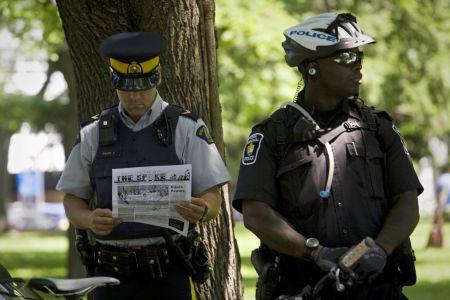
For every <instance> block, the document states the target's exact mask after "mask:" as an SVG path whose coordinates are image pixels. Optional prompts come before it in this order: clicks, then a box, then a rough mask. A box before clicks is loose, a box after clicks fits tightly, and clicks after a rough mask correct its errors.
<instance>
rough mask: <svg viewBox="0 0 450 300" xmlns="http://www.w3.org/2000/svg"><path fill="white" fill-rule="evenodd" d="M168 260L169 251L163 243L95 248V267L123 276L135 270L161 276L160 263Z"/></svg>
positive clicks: (100, 246)
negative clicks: (132, 246)
mask: <svg viewBox="0 0 450 300" xmlns="http://www.w3.org/2000/svg"><path fill="white" fill-rule="evenodd" d="M169 262H170V258H169V252H168V251H167V249H166V247H165V245H152V246H146V247H137V248H120V247H113V246H109V245H99V246H98V248H97V250H96V264H97V267H99V268H100V269H101V270H103V271H106V272H111V273H116V274H120V275H124V276H132V275H133V274H135V273H136V272H137V271H144V272H147V271H148V274H149V275H150V276H151V277H152V278H156V277H162V276H163V275H164V274H163V268H162V265H163V264H168V263H169Z"/></svg>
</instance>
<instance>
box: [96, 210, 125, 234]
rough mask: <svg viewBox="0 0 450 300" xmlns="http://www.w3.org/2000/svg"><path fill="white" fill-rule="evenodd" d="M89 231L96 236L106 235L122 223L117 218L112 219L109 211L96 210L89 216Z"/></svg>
mask: <svg viewBox="0 0 450 300" xmlns="http://www.w3.org/2000/svg"><path fill="white" fill-rule="evenodd" d="M88 222H89V229H90V230H92V231H93V232H94V233H95V234H97V235H107V234H109V233H110V232H111V231H112V230H113V229H114V227H116V226H117V225H118V224H120V223H121V222H122V220H121V219H119V218H113V216H112V211H111V210H110V209H102V208H97V209H95V210H94V211H92V213H91V214H90V215H89V218H88Z"/></svg>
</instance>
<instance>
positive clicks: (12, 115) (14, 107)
mask: <svg viewBox="0 0 450 300" xmlns="http://www.w3.org/2000/svg"><path fill="white" fill-rule="evenodd" d="M66 102H67V101H65V99H64V98H62V97H60V98H57V99H55V100H53V101H44V100H43V99H40V98H39V97H36V96H26V95H20V94H8V95H0V120H1V122H0V129H2V130H5V131H8V132H11V133H14V132H16V131H18V130H19V129H20V126H21V124H22V123H24V122H27V123H29V124H30V125H31V127H32V128H33V129H34V131H39V130H43V129H45V127H46V125H47V124H48V123H52V124H54V125H55V126H56V127H57V128H59V127H62V125H63V123H64V122H65V118H64V115H65V114H66V113H67V103H66Z"/></svg>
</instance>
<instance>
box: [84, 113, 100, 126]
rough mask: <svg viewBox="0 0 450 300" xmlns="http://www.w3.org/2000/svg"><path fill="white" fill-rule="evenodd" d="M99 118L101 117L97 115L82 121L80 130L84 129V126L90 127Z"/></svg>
mask: <svg viewBox="0 0 450 300" xmlns="http://www.w3.org/2000/svg"><path fill="white" fill-rule="evenodd" d="M99 116H100V115H99V114H96V115H94V116H92V117H91V118H90V119H89V120H84V121H81V122H80V128H83V127H84V126H86V125H89V124H91V123H93V122H95V121H97V120H98V118H99Z"/></svg>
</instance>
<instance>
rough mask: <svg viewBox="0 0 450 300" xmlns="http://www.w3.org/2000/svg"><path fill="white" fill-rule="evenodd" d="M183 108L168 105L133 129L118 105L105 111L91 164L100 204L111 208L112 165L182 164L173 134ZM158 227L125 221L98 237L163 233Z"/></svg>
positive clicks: (140, 235)
mask: <svg viewBox="0 0 450 300" xmlns="http://www.w3.org/2000/svg"><path fill="white" fill-rule="evenodd" d="M181 112H183V109H182V108H180V107H178V106H173V105H169V106H167V107H166V109H165V110H164V111H163V113H162V114H161V116H160V117H159V119H158V120H156V121H155V122H154V123H152V124H151V125H150V126H148V127H146V128H144V129H142V130H140V131H137V132H133V131H132V130H131V129H129V128H128V127H127V126H126V125H125V124H124V123H123V122H122V120H121V119H120V116H119V111H118V107H117V106H115V107H112V108H110V109H107V110H105V111H103V112H102V113H101V115H100V120H99V140H100V142H99V148H98V150H97V154H96V155H95V158H94V161H93V163H92V167H91V182H92V184H93V187H94V189H95V191H96V197H97V203H96V207H97V208H109V209H112V178H111V177H112V169H118V168H132V167H144V166H161V165H179V164H181V161H180V159H179V158H178V156H177V154H176V152H175V144H174V138H175V137H174V134H175V128H176V125H177V123H178V118H179V116H180V113H181ZM160 235H161V234H160V232H159V230H158V227H156V226H152V225H147V224H143V223H137V222H133V223H131V222H123V223H121V224H119V225H118V226H117V227H116V228H115V229H114V230H113V231H112V232H111V233H110V234H109V235H107V236H97V238H99V239H133V238H140V237H154V236H160Z"/></svg>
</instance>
